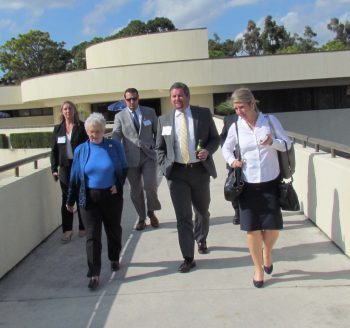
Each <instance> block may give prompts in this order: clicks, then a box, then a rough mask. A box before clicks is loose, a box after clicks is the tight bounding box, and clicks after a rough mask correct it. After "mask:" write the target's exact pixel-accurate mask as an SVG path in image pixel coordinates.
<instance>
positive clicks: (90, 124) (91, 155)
mask: <svg viewBox="0 0 350 328" xmlns="http://www.w3.org/2000/svg"><path fill="white" fill-rule="evenodd" d="M105 125H106V120H105V119H104V117H103V115H102V114H100V113H92V114H91V115H90V116H89V117H88V118H87V119H86V121H85V130H86V133H87V135H88V137H89V140H88V141H86V142H85V143H83V144H81V145H79V146H78V147H77V148H76V150H75V152H74V158H73V165H72V171H71V177H70V183H69V191H68V200H67V210H68V211H73V205H74V202H75V201H77V202H78V205H79V207H80V212H81V216H82V220H83V223H84V226H85V230H86V253H87V262H88V266H89V271H88V277H89V278H90V282H89V285H88V287H89V288H90V289H91V290H94V289H96V288H97V287H98V285H99V275H100V272H101V250H102V244H101V235H102V223H103V225H104V228H105V231H106V235H107V245H108V258H109V260H110V261H111V270H112V271H117V270H118V269H119V253H120V251H121V246H122V245H121V240H122V227H121V225H120V222H121V215H122V210H123V185H124V182H125V178H126V174H127V162H126V158H125V153H124V149H123V146H122V144H121V143H120V142H118V141H115V140H111V139H105V138H104V137H103V135H104V133H105Z"/></svg>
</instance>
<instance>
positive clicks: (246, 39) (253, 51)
mask: <svg viewBox="0 0 350 328" xmlns="http://www.w3.org/2000/svg"><path fill="white" fill-rule="evenodd" d="M243 44H244V50H243V51H244V52H245V53H246V54H247V55H249V56H256V55H260V54H261V53H262V50H263V47H262V39H261V36H260V28H259V27H257V26H256V24H255V22H254V21H252V20H249V22H248V25H247V31H246V32H245V33H244V34H243Z"/></svg>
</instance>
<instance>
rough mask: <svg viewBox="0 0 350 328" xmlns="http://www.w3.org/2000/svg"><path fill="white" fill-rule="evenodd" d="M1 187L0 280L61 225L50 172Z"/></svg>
mask: <svg viewBox="0 0 350 328" xmlns="http://www.w3.org/2000/svg"><path fill="white" fill-rule="evenodd" d="M13 180H14V182H12V183H9V184H7V185H5V186H2V187H0V193H1V197H0V208H1V217H0V224H1V230H0V278H1V277H2V276H3V275H4V274H6V272H8V271H9V270H11V269H12V268H13V267H14V266H15V265H16V264H17V263H19V262H20V261H21V260H22V259H23V258H24V257H25V256H27V255H28V254H29V253H30V252H31V251H32V250H33V249H34V248H35V247H36V246H38V245H39V244H40V243H41V242H42V241H43V240H44V239H45V238H47V237H48V236H49V235H50V234H51V233H52V232H53V231H54V230H55V229H57V228H58V227H59V226H60V224H61V214H60V213H61V206H60V201H61V190H60V187H59V185H58V184H57V183H56V184H55V183H54V182H53V179H52V176H51V169H50V168H46V169H42V170H39V171H38V172H35V173H33V174H31V175H29V176H26V177H23V178H13Z"/></svg>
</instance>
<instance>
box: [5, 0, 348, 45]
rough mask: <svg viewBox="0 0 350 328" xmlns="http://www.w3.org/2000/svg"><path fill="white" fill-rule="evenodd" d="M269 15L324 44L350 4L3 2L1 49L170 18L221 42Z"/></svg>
mask: <svg viewBox="0 0 350 328" xmlns="http://www.w3.org/2000/svg"><path fill="white" fill-rule="evenodd" d="M267 15H271V16H272V17H273V19H274V20H276V22H277V23H278V24H283V25H284V26H285V27H286V28H287V30H288V31H289V32H291V33H299V34H302V33H303V30H304V27H305V25H310V26H311V27H312V28H313V30H314V31H315V32H316V33H317V35H318V36H317V40H318V41H319V43H320V44H323V43H325V42H327V41H329V40H330V39H332V38H333V37H334V34H333V33H331V32H329V31H328V30H327V28H326V26H327V23H328V22H329V20H330V18H332V17H338V18H339V19H340V20H341V21H342V22H345V21H346V20H348V21H350V0H303V1H302V0H294V1H293V0H290V1H288V0H0V45H2V44H4V43H5V42H6V41H7V40H10V39H11V38H12V37H17V36H18V34H24V33H27V32H28V31H29V30H30V29H37V30H41V31H44V32H49V33H50V36H51V38H52V39H53V40H54V41H56V42H61V41H64V42H65V43H66V46H65V47H66V49H70V48H71V47H72V46H74V45H77V44H79V43H80V42H83V41H89V40H91V39H92V38H94V37H106V36H108V35H111V34H113V33H116V32H117V31H118V30H120V29H121V28H123V27H125V26H127V25H128V23H129V22H130V21H131V20H134V19H139V20H141V21H143V22H147V21H148V20H149V19H153V18H154V17H157V16H158V17H167V18H169V19H170V20H171V21H172V22H173V23H174V24H175V26H176V27H177V28H178V29H185V28H199V27H206V28H208V35H209V38H212V37H213V33H217V34H218V35H219V37H220V38H221V40H222V41H224V40H226V39H235V38H236V37H238V36H240V35H241V34H242V33H244V30H245V28H246V26H247V23H248V21H249V20H250V19H252V20H254V21H255V22H256V23H257V24H258V25H259V26H262V24H263V20H264V18H265V17H266V16H267Z"/></svg>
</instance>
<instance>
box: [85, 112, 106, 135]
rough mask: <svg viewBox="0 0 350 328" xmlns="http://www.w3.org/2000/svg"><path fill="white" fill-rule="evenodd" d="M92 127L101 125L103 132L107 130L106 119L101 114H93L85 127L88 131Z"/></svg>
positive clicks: (86, 121)
mask: <svg viewBox="0 0 350 328" xmlns="http://www.w3.org/2000/svg"><path fill="white" fill-rule="evenodd" d="M91 125H99V126H100V127H101V128H102V130H103V131H105V129H106V119H105V118H104V116H103V115H102V114H101V113H96V112H95V113H91V114H90V115H89V117H88V118H87V119H86V120H85V123H84V126H85V130H87V129H88V128H89V127H90V126H91Z"/></svg>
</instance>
